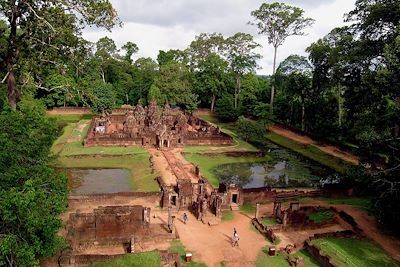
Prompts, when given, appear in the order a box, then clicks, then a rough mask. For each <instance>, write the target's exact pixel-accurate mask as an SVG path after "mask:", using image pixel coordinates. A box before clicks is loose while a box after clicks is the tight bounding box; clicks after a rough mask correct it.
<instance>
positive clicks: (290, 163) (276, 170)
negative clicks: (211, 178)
mask: <svg viewBox="0 0 400 267" xmlns="http://www.w3.org/2000/svg"><path fill="white" fill-rule="evenodd" d="M265 151H268V152H269V153H267V155H268V156H269V158H270V159H269V160H267V161H264V162H258V163H233V164H225V165H220V166H218V167H217V168H215V169H213V172H214V173H215V174H216V175H217V176H218V177H219V179H220V181H221V182H226V183H236V184H238V185H240V186H242V187H243V188H259V187H264V186H271V187H316V186H318V185H320V183H321V181H323V180H326V179H329V177H333V176H336V174H335V173H334V171H332V170H331V169H328V168H326V167H324V166H322V165H320V164H318V163H316V162H313V161H310V160H308V159H306V158H304V157H302V156H301V155H298V154H297V153H294V152H291V151H289V150H287V149H285V148H282V147H279V146H277V145H274V144H272V143H270V144H268V149H266V150H265Z"/></svg>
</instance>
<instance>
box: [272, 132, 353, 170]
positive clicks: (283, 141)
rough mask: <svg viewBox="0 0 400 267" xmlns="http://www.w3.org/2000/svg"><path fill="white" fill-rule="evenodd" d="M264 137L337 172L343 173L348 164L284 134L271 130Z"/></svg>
mask: <svg viewBox="0 0 400 267" xmlns="http://www.w3.org/2000/svg"><path fill="white" fill-rule="evenodd" d="M266 137H267V138H268V139H269V140H270V141H271V142H273V143H275V144H277V145H280V146H283V147H286V148H288V149H290V150H293V151H295V152H297V153H299V154H301V155H303V156H304V157H307V158H309V159H312V160H314V161H316V162H319V163H320V164H322V165H325V166H328V167H330V168H332V169H334V170H335V171H337V172H340V173H344V172H345V171H346V170H347V168H348V167H349V166H351V164H350V163H347V162H345V161H343V160H341V159H339V158H336V157H334V156H331V155H329V154H326V153H325V152H323V151H321V150H320V149H318V148H317V147H315V146H311V145H302V144H300V143H298V142H296V141H293V140H291V139H289V138H286V137H284V136H281V135H278V134H276V133H273V132H268V133H267V134H266Z"/></svg>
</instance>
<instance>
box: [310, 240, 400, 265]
mask: <svg viewBox="0 0 400 267" xmlns="http://www.w3.org/2000/svg"><path fill="white" fill-rule="evenodd" d="M311 243H312V244H313V245H315V246H317V247H319V248H321V250H322V251H323V253H325V254H326V255H329V256H330V257H332V260H333V261H334V262H335V263H336V265H337V266H350V267H374V266H380V267H385V266H388V267H389V266H400V263H399V262H396V261H394V260H393V259H392V258H391V257H390V256H389V255H388V254H387V253H386V252H385V251H384V250H383V249H382V248H380V247H379V246H378V245H376V244H374V243H372V242H370V241H368V240H358V239H355V238H333V237H332V238H331V237H329V238H321V239H315V240H312V241H311Z"/></svg>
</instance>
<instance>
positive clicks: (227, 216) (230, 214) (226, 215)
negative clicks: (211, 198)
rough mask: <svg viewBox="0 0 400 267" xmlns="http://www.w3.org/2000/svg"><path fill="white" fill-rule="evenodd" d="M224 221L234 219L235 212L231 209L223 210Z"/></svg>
mask: <svg viewBox="0 0 400 267" xmlns="http://www.w3.org/2000/svg"><path fill="white" fill-rule="evenodd" d="M221 219H222V220H223V221H232V220H233V212H232V211H231V210H224V211H223V212H222V218H221Z"/></svg>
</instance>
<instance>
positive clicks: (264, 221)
mask: <svg viewBox="0 0 400 267" xmlns="http://www.w3.org/2000/svg"><path fill="white" fill-rule="evenodd" d="M261 223H262V224H263V225H265V226H270V225H275V224H277V223H278V222H277V221H276V219H275V218H270V217H264V218H263V219H262V220H261Z"/></svg>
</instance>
